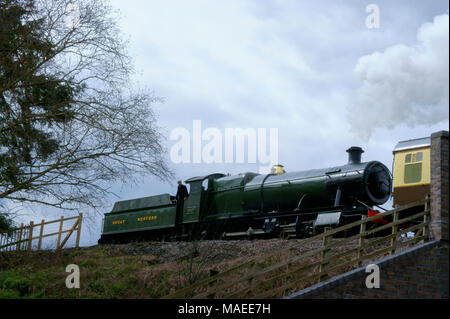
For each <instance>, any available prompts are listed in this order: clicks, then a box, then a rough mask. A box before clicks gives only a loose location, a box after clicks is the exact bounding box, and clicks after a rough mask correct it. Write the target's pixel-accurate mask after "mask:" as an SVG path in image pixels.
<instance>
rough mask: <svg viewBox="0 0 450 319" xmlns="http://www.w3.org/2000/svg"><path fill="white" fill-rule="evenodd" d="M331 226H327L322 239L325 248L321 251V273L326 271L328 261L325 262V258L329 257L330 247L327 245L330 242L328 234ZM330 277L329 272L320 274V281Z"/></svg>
mask: <svg viewBox="0 0 450 319" xmlns="http://www.w3.org/2000/svg"><path fill="white" fill-rule="evenodd" d="M329 229H330V228H329V227H325V229H324V232H323V239H322V247H323V248H324V250H322V252H321V253H320V267H319V273H321V272H323V271H325V269H326V267H327V264H328V262H323V261H324V260H325V258H326V257H327V253H328V251H329V250H330V249H327V248H326V247H327V246H328V244H329V243H330V239H331V238H330V236H328V235H327V232H328V230H329ZM327 278H328V275H327V274H324V275H320V276H319V282H320V281H323V280H325V279H327Z"/></svg>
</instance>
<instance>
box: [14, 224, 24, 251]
mask: <svg viewBox="0 0 450 319" xmlns="http://www.w3.org/2000/svg"><path fill="white" fill-rule="evenodd" d="M22 230H23V223H22V224H20V229H19V237H18V239H17V245H16V250H20V243H21V241H22Z"/></svg>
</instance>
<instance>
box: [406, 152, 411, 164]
mask: <svg viewBox="0 0 450 319" xmlns="http://www.w3.org/2000/svg"><path fill="white" fill-rule="evenodd" d="M405 163H411V154H406V157H405Z"/></svg>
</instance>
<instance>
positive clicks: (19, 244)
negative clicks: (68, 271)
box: [0, 213, 83, 251]
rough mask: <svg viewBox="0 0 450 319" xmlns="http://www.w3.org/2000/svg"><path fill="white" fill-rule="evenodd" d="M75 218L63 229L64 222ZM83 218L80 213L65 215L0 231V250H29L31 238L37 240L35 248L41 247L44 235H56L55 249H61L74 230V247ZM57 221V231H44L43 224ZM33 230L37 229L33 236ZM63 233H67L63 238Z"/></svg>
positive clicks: (78, 238) (78, 237) (31, 242)
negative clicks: (70, 225) (36, 233)
mask: <svg viewBox="0 0 450 319" xmlns="http://www.w3.org/2000/svg"><path fill="white" fill-rule="evenodd" d="M70 220H75V222H74V223H73V225H72V227H71V228H69V229H66V230H64V222H67V221H70ZM82 220H83V214H82V213H80V214H79V215H78V216H74V217H67V218H64V216H61V218H60V219H57V220H52V221H47V222H46V221H45V220H44V219H43V220H42V221H41V223H39V224H35V223H34V222H30V224H29V225H24V224H23V223H22V224H21V225H20V227H17V228H14V229H12V230H10V231H8V232H3V233H0V251H12V250H27V251H31V249H32V245H33V240H37V241H38V243H37V247H36V248H37V250H40V249H41V247H42V239H43V238H46V237H52V236H58V237H57V241H56V247H55V248H56V249H61V248H63V247H64V245H65V244H66V243H67V241H68V240H69V238H70V236H71V235H72V233H73V232H74V231H76V238H75V247H79V245H80V235H81V224H82ZM54 223H59V230H58V231H57V232H52V233H47V234H46V233H45V226H46V225H50V224H54ZM35 230H39V235H38V236H34V232H35ZM63 234H67V235H66V236H65V237H64V238H63V237H62V235H63Z"/></svg>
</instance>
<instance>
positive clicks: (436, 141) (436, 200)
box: [430, 131, 449, 241]
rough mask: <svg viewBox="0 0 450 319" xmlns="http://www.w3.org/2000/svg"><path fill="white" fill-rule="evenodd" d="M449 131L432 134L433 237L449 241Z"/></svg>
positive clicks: (431, 226)
mask: <svg viewBox="0 0 450 319" xmlns="http://www.w3.org/2000/svg"><path fill="white" fill-rule="evenodd" d="M448 181H449V180H448V131H440V132H436V133H433V134H431V185H430V188H431V225H430V231H431V236H432V237H433V238H434V239H436V240H441V239H442V240H447V241H448V191H449V189H448Z"/></svg>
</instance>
